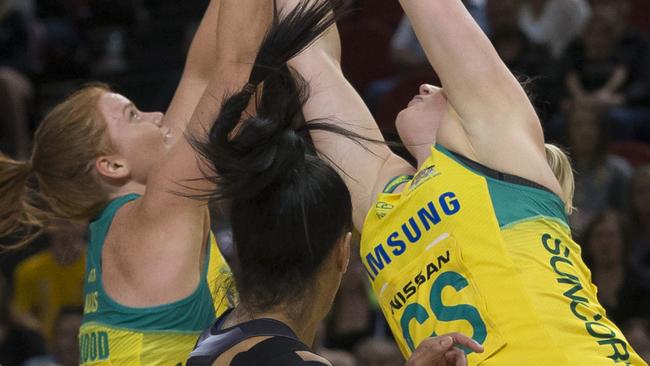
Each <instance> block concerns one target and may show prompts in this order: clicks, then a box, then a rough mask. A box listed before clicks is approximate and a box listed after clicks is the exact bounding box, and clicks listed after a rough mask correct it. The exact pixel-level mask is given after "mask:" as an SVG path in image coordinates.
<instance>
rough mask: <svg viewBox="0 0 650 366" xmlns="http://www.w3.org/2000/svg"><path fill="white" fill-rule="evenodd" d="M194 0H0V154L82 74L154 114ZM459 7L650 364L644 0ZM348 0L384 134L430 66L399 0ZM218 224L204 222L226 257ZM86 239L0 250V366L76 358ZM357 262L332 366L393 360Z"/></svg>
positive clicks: (51, 234) (351, 66)
mask: <svg viewBox="0 0 650 366" xmlns="http://www.w3.org/2000/svg"><path fill="white" fill-rule="evenodd" d="M207 3H208V0H193V1H183V2H181V1H177V0H0V131H1V132H0V151H2V152H3V153H5V154H8V155H11V156H14V157H16V158H26V157H28V156H29V154H30V136H31V135H32V134H33V131H34V129H35V128H36V127H37V125H38V121H39V120H40V119H41V118H42V117H43V116H44V114H45V113H47V111H48V110H49V109H50V108H51V107H52V106H53V105H54V104H55V103H56V102H58V101H60V100H61V99H62V98H63V97H64V96H66V95H67V94H69V93H70V92H72V91H73V90H75V89H76V88H78V87H79V86H81V85H83V84H84V83H86V82H88V81H102V82H106V83H108V84H110V85H111V86H112V87H114V88H115V89H116V90H117V91H118V92H120V93H122V94H124V95H127V96H128V97H129V98H131V99H132V100H133V101H134V102H135V103H136V105H138V106H139V107H140V108H141V109H142V110H145V111H153V110H160V111H164V110H165V109H166V107H167V105H168V104H169V102H170V100H171V97H172V95H173V92H174V90H175V87H176V85H177V83H178V80H179V79H180V76H181V72H182V69H183V63H184V59H185V54H186V50H187V47H188V46H189V42H190V40H191V39H192V36H193V34H194V31H195V30H196V27H197V24H198V21H199V19H200V17H201V15H202V13H203V11H204V10H205V8H206V7H207ZM464 3H466V5H467V6H468V8H469V9H470V10H471V12H472V14H473V16H474V17H475V19H476V20H477V22H478V23H479V25H480V26H481V27H482V28H483V29H484V30H485V32H486V34H487V35H488V36H489V37H490V39H491V40H492V42H493V44H494V45H495V47H496V49H497V51H498V52H499V54H500V55H501V57H502V58H503V59H504V61H505V62H506V64H507V65H508V67H509V68H511V69H512V70H513V71H514V72H515V74H516V75H519V76H520V77H521V80H522V82H524V83H526V87H527V89H528V90H529V92H530V94H531V98H532V99H533V101H534V104H535V105H536V107H537V109H538V112H539V114H540V117H541V119H542V124H543V126H544V129H545V133H546V137H547V140H548V141H551V142H555V143H558V144H559V145H561V146H563V147H564V148H565V149H566V150H567V151H568V152H569V153H570V155H571V158H572V162H573V166H574V169H575V174H576V197H575V202H574V204H575V206H576V209H577V210H576V212H575V213H574V214H573V215H572V216H571V224H572V229H573V232H574V236H575V237H576V238H577V239H578V240H577V241H578V242H579V243H580V244H581V245H582V250H583V253H582V255H583V256H584V258H585V260H586V261H587V263H588V264H589V266H590V269H591V271H592V278H593V282H594V283H595V284H596V285H597V286H598V297H599V299H600V301H601V303H602V304H603V305H604V306H605V307H606V308H607V310H608V313H609V314H610V317H611V318H613V319H614V320H615V321H616V322H617V324H619V326H621V328H622V330H623V331H624V333H625V334H626V336H627V337H628V340H629V341H630V342H631V344H632V345H633V346H634V347H635V349H636V350H637V351H638V353H639V354H640V355H641V356H642V357H644V358H645V359H646V361H650V45H649V41H648V35H649V32H650V2H649V1H647V0H591V1H587V0H465V1H464ZM354 7H355V9H356V10H355V11H354V12H353V13H352V15H351V16H349V17H348V18H347V19H346V20H345V21H344V22H343V23H341V24H340V25H339V26H340V32H341V37H342V42H343V61H342V64H343V69H344V71H345V73H346V75H347V77H348V78H349V79H350V81H351V82H352V84H353V85H354V86H355V87H356V88H357V90H358V91H359V92H360V93H362V94H363V95H364V98H365V99H366V102H367V103H368V105H369V106H370V107H371V110H372V111H373V113H374V115H375V118H376V119H377V121H378V123H379V124H380V126H381V128H382V131H383V132H384V134H385V135H386V137H387V138H389V139H395V138H396V136H397V134H396V131H395V127H394V119H395V116H396V114H397V112H399V110H401V109H402V108H404V106H406V104H407V103H408V101H409V100H410V99H411V98H412V96H413V95H414V94H415V93H416V92H417V88H418V86H419V85H420V84H421V83H424V82H434V81H435V80H436V77H435V74H434V72H433V70H431V69H430V67H429V66H428V63H427V62H426V59H425V55H424V53H423V52H422V50H421V49H420V48H419V45H418V43H417V39H416V38H415V35H414V34H413V31H412V30H411V28H410V26H409V24H408V22H407V21H405V20H404V19H405V18H403V14H402V12H401V9H400V7H399V3H398V2H397V1H396V0H357V1H354ZM495 143H498V141H495ZM227 226H228V225H227V222H217V223H215V230H216V231H217V232H218V233H219V234H218V236H219V238H220V244H221V245H222V246H223V250H224V253H225V254H226V255H228V253H229V251H231V250H232V248H231V245H232V244H231V243H230V240H229V235H228V231H227ZM85 240H86V239H85V230H84V227H83V226H80V225H73V224H68V223H63V222H62V223H59V225H57V226H56V227H53V228H52V229H50V230H49V231H48V233H47V235H45V236H44V237H43V238H41V239H39V240H38V242H37V243H35V244H33V245H31V246H30V247H29V248H27V249H25V250H22V251H20V252H11V253H4V254H0V266H1V267H0V268H1V270H0V364H1V365H4V366H11V365H18V366H20V365H29V366H35V365H52V364H59V365H64V366H67V365H76V364H77V362H78V350H77V338H76V337H77V331H78V328H79V325H80V323H81V318H82V316H83V314H82V312H83V299H82V293H83V291H82V283H83V269H84V265H85V262H84V246H85ZM355 253H356V252H355ZM357 257H358V256H357ZM364 273H365V272H364V271H363V268H362V267H361V262H360V261H359V260H358V258H357V260H356V261H354V263H353V264H352V265H351V266H350V270H349V272H348V273H347V275H346V277H345V278H344V281H343V283H342V286H341V290H340V293H339V295H338V297H337V300H336V303H335V306H334V308H333V310H332V313H331V314H330V316H329V318H328V320H327V321H326V323H325V324H323V327H322V332H321V335H320V337H319V340H318V344H317V345H316V347H315V348H316V349H317V350H319V351H320V352H321V354H323V355H325V357H328V358H329V359H331V360H332V361H333V363H334V365H336V366H339V365H341V366H343V365H365V366H379V365H383V366H392V365H402V364H403V360H402V359H401V356H400V354H399V351H398V350H397V348H396V347H395V345H394V344H393V343H392V339H391V336H390V332H389V330H388V327H387V325H386V324H385V322H384V321H383V318H382V315H381V312H380V311H379V310H378V309H377V308H376V307H375V304H374V303H373V300H372V299H371V297H370V296H369V291H368V287H367V281H366V278H365V274H364ZM75 284H76V285H75Z"/></svg>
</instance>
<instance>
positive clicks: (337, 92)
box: [278, 0, 413, 230]
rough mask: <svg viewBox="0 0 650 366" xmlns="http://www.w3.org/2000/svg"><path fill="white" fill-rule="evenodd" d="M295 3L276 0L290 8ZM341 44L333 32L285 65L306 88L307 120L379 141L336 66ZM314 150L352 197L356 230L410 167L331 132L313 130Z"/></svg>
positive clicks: (383, 150) (379, 148)
mask: <svg viewBox="0 0 650 366" xmlns="http://www.w3.org/2000/svg"><path fill="white" fill-rule="evenodd" d="M296 3H297V1H296V0H280V1H278V4H279V5H280V6H281V7H284V8H289V7H292V6H294V5H295V4H296ZM340 48H341V47H340V39H339V34H338V30H337V29H336V27H332V28H331V29H330V30H329V31H328V33H327V34H326V35H325V36H324V37H322V38H321V39H319V40H318V41H317V42H315V43H314V44H313V45H312V46H311V47H309V48H308V49H307V50H306V51H304V52H303V53H301V54H300V55H298V56H297V57H295V58H294V59H293V60H292V61H291V62H290V63H289V64H290V66H291V67H293V68H294V69H295V70H296V71H297V72H298V73H299V74H300V75H301V76H302V77H303V78H304V79H305V80H306V81H307V82H308V83H309V87H310V98H309V100H308V101H307V104H306V105H305V107H304V110H303V112H304V115H305V118H306V119H307V120H310V119H319V118H327V119H329V121H330V122H334V123H337V124H338V125H339V126H340V127H343V128H345V129H346V130H348V131H351V132H353V133H356V134H359V135H361V136H364V137H366V138H368V139H372V140H378V141H383V137H382V135H381V133H380V131H379V128H378V127H377V123H376V122H375V120H374V118H373V117H372V114H371V113H370V111H369V110H368V108H367V107H366V105H365V104H364V102H363V100H362V99H361V97H360V96H359V94H358V93H357V92H356V90H355V89H354V88H353V87H352V86H351V85H350V83H349V82H348V81H347V80H346V79H345V77H344V76H343V73H342V72H341V67H340V64H339V62H340V57H341V54H340V53H341V52H340ZM312 137H313V139H314V142H315V144H316V147H317V149H318V150H319V152H321V154H323V155H325V156H326V157H327V158H328V159H330V160H331V161H332V162H333V163H334V164H333V165H334V166H335V168H336V169H337V170H338V171H339V173H340V174H341V176H342V177H343V179H344V180H345V182H346V184H347V186H348V188H349V189H350V193H351V194H352V203H353V219H354V225H355V227H356V228H357V229H358V230H361V228H362V226H363V222H364V220H365V216H366V213H367V212H368V210H369V209H370V207H371V205H372V204H373V202H374V201H375V197H376V194H377V193H378V191H380V190H381V189H382V188H383V185H384V184H385V182H386V181H387V180H388V179H390V178H392V177H394V176H397V175H400V174H409V173H411V172H412V171H413V168H412V167H411V166H410V165H409V164H408V163H407V162H406V161H404V160H403V159H401V158H399V157H398V156H396V155H395V154H393V153H392V152H391V151H390V149H389V148H388V147H387V146H386V145H385V144H376V143H364V142H363V141H360V142H361V144H360V143H359V142H355V141H353V140H350V139H347V138H345V137H342V136H340V135H336V134H333V133H329V132H323V131H313V132H312Z"/></svg>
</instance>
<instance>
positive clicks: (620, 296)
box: [582, 211, 650, 322]
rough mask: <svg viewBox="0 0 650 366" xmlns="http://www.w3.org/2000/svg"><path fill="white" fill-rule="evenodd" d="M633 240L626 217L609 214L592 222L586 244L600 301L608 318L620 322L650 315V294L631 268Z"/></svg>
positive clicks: (584, 241)
mask: <svg viewBox="0 0 650 366" xmlns="http://www.w3.org/2000/svg"><path fill="white" fill-rule="evenodd" d="M629 238H630V232H629V228H628V226H627V224H626V222H625V221H624V218H623V216H622V215H621V214H620V213H618V212H616V211H605V212H604V213H602V214H600V215H598V216H597V217H595V218H594V219H593V220H592V221H591V223H590V224H589V226H588V227H587V229H586V231H585V234H584V239H583V240H582V243H584V246H583V248H584V255H585V262H586V263H587V265H588V266H589V268H590V269H591V274H592V279H593V282H594V284H595V285H596V286H598V300H599V301H600V303H601V304H602V305H603V307H604V308H605V309H606V310H607V316H609V317H611V318H612V319H614V320H615V321H617V322H624V321H625V320H627V319H628V318H629V317H632V316H648V315H650V313H649V312H648V309H647V304H649V303H650V294H649V293H648V292H647V291H645V290H644V288H643V286H641V284H640V283H639V275H638V274H637V273H635V271H634V269H633V267H631V266H629V265H628V264H629V263H628V258H629V248H630V239H629Z"/></svg>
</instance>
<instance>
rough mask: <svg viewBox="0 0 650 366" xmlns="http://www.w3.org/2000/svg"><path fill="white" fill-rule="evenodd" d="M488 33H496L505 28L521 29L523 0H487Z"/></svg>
mask: <svg viewBox="0 0 650 366" xmlns="http://www.w3.org/2000/svg"><path fill="white" fill-rule="evenodd" d="M485 11H486V16H487V24H488V27H487V28H488V29H489V31H488V32H486V33H487V34H488V35H494V34H495V33H498V32H500V31H503V30H511V29H521V28H520V27H519V14H520V13H521V0H486V4H485Z"/></svg>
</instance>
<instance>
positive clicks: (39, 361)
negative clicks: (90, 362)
mask: <svg viewBox="0 0 650 366" xmlns="http://www.w3.org/2000/svg"><path fill="white" fill-rule="evenodd" d="M82 319H83V308H81V307H64V308H61V311H59V314H58V316H57V318H56V322H55V325H54V342H53V347H52V353H51V354H50V355H47V356H40V357H34V358H31V359H29V360H27V362H25V364H24V365H23V366H75V365H78V364H79V342H78V341H77V336H78V334H79V327H81V320H82Z"/></svg>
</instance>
